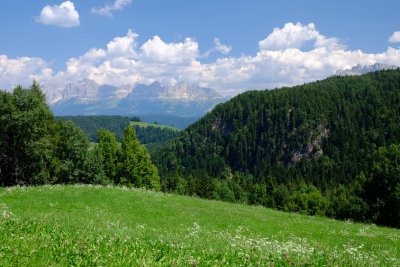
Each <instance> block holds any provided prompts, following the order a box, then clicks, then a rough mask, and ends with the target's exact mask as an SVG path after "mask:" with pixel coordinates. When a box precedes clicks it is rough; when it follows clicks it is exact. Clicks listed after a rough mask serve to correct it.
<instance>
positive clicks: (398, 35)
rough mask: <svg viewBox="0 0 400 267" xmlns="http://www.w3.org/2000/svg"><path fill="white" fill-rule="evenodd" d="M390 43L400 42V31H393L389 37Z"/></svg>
mask: <svg viewBox="0 0 400 267" xmlns="http://www.w3.org/2000/svg"><path fill="white" fill-rule="evenodd" d="M389 42H390V43H400V31H398V32H394V33H393V34H392V36H390V37H389Z"/></svg>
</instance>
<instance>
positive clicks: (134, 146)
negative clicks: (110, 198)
mask: <svg viewBox="0 0 400 267" xmlns="http://www.w3.org/2000/svg"><path fill="white" fill-rule="evenodd" d="M118 173H119V176H120V183H121V184H123V185H127V186H136V187H145V188H151V189H155V190H159V189H160V177H159V176H158V170H157V168H156V167H155V166H154V165H153V164H152V163H151V160H150V156H149V154H148V153H147V151H146V149H145V148H144V147H143V146H141V145H140V143H139V140H138V139H137V137H136V133H135V130H134V128H133V127H132V126H128V127H127V128H126V130H125V132H124V135H123V137H122V144H121V154H120V160H119V163H118Z"/></svg>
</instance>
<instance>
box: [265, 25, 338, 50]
mask: <svg viewBox="0 0 400 267" xmlns="http://www.w3.org/2000/svg"><path fill="white" fill-rule="evenodd" d="M308 42H313V45H314V47H325V48H329V49H338V48H342V45H340V44H339V40H338V39H337V38H327V37H325V36H324V35H322V34H320V33H319V32H318V30H317V29H316V27H315V25H314V23H310V24H308V25H302V24H301V23H296V24H293V23H286V24H285V26H284V27H283V28H275V29H274V30H273V32H272V33H271V34H270V35H268V37H267V38H266V39H264V40H261V41H260V42H259V43H258V45H259V48H260V49H262V50H284V49H288V48H298V49H300V48H303V47H304V45H305V44H307V43H308Z"/></svg>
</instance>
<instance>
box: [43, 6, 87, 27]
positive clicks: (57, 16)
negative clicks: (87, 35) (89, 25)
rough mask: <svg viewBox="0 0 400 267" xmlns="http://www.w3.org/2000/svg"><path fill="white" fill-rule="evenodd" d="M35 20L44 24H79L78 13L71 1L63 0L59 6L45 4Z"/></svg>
mask: <svg viewBox="0 0 400 267" xmlns="http://www.w3.org/2000/svg"><path fill="white" fill-rule="evenodd" d="M36 21H37V22H39V23H42V24H45V25H54V26H59V27H65V28H69V27H76V26H79V13H78V11H77V10H75V5H74V3H73V2H71V1H65V2H63V3H61V4H60V5H59V6H57V5H54V6H45V7H44V8H43V9H42V11H41V12H40V16H39V18H37V20H36Z"/></svg>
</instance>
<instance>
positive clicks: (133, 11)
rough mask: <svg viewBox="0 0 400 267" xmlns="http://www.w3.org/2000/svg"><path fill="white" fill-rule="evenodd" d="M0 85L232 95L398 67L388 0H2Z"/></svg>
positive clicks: (398, 32)
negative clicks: (361, 69)
mask: <svg viewBox="0 0 400 267" xmlns="http://www.w3.org/2000/svg"><path fill="white" fill-rule="evenodd" d="M0 7H1V8H0V13H1V15H0V88H3V89H10V88H13V87H15V86H16V85H18V84H22V85H28V84H30V83H31V82H32V80H33V79H35V80H38V81H39V82H41V83H54V84H63V83H68V82H76V81H78V80H80V79H83V78H90V79H93V80H95V81H96V82H97V83H99V84H112V85H123V84H137V83H145V84H149V83H151V82H154V81H159V82H161V83H162V84H165V85H173V84H175V83H177V82H181V81H184V82H189V83H193V84H199V85H201V86H204V87H211V88H214V89H216V90H217V91H218V92H220V93H221V94H223V95H235V94H237V93H240V92H243V91H245V90H249V89H271V88H275V87H281V86H290V85H295V84H302V83H305V82H310V81H315V80H319V79H324V78H326V77H328V76H331V75H334V74H335V73H336V71H337V70H341V69H346V68H351V67H352V66H354V65H356V64H361V65H371V64H374V63H386V64H392V65H397V66H400V16H399V10H400V1H398V0H387V1H385V0H382V1H373V0H353V1H348V0H346V1H343V0H335V1H332V0H326V1H320V0H292V1H289V0H281V1H268V0H202V1H194V0H192V1H188V0H96V1H94V0H71V1H63V0H61V1H55V0H52V1H46V0H35V1H26V0H3V1H2V2H1V4H0Z"/></svg>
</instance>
